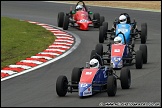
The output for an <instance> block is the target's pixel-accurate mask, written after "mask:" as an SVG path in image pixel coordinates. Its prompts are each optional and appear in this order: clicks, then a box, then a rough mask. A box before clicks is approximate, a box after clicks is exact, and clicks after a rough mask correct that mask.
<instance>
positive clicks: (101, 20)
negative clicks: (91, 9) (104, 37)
mask: <svg viewBox="0 0 162 108" xmlns="http://www.w3.org/2000/svg"><path fill="white" fill-rule="evenodd" d="M104 21H105V17H104V16H101V17H100V26H102V23H103V22H104Z"/></svg>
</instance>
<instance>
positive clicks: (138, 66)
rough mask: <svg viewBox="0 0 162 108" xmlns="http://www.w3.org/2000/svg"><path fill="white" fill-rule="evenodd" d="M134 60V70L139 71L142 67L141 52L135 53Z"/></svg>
mask: <svg viewBox="0 0 162 108" xmlns="http://www.w3.org/2000/svg"><path fill="white" fill-rule="evenodd" d="M135 60H136V69H141V68H142V65H143V59H142V51H141V50H138V51H137V52H136V57H135Z"/></svg>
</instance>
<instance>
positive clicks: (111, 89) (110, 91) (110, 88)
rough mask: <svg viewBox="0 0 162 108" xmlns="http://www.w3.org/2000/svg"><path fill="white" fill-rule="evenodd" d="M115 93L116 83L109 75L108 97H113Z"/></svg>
mask: <svg viewBox="0 0 162 108" xmlns="http://www.w3.org/2000/svg"><path fill="white" fill-rule="evenodd" d="M116 91H117V81H116V78H115V77H114V76H113V75H111V76H108V79H107V94H108V96H115V95H116Z"/></svg>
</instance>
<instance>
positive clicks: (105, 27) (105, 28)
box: [102, 22, 108, 39]
mask: <svg viewBox="0 0 162 108" xmlns="http://www.w3.org/2000/svg"><path fill="white" fill-rule="evenodd" d="M102 26H104V39H106V38H107V30H108V22H103V23H102Z"/></svg>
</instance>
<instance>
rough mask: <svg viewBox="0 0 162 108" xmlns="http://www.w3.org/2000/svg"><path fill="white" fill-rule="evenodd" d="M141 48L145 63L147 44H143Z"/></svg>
mask: <svg viewBox="0 0 162 108" xmlns="http://www.w3.org/2000/svg"><path fill="white" fill-rule="evenodd" d="M139 50H141V51H142V58H143V63H144V64H146V63H147V46H146V45H145V44H141V45H140V47H139Z"/></svg>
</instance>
